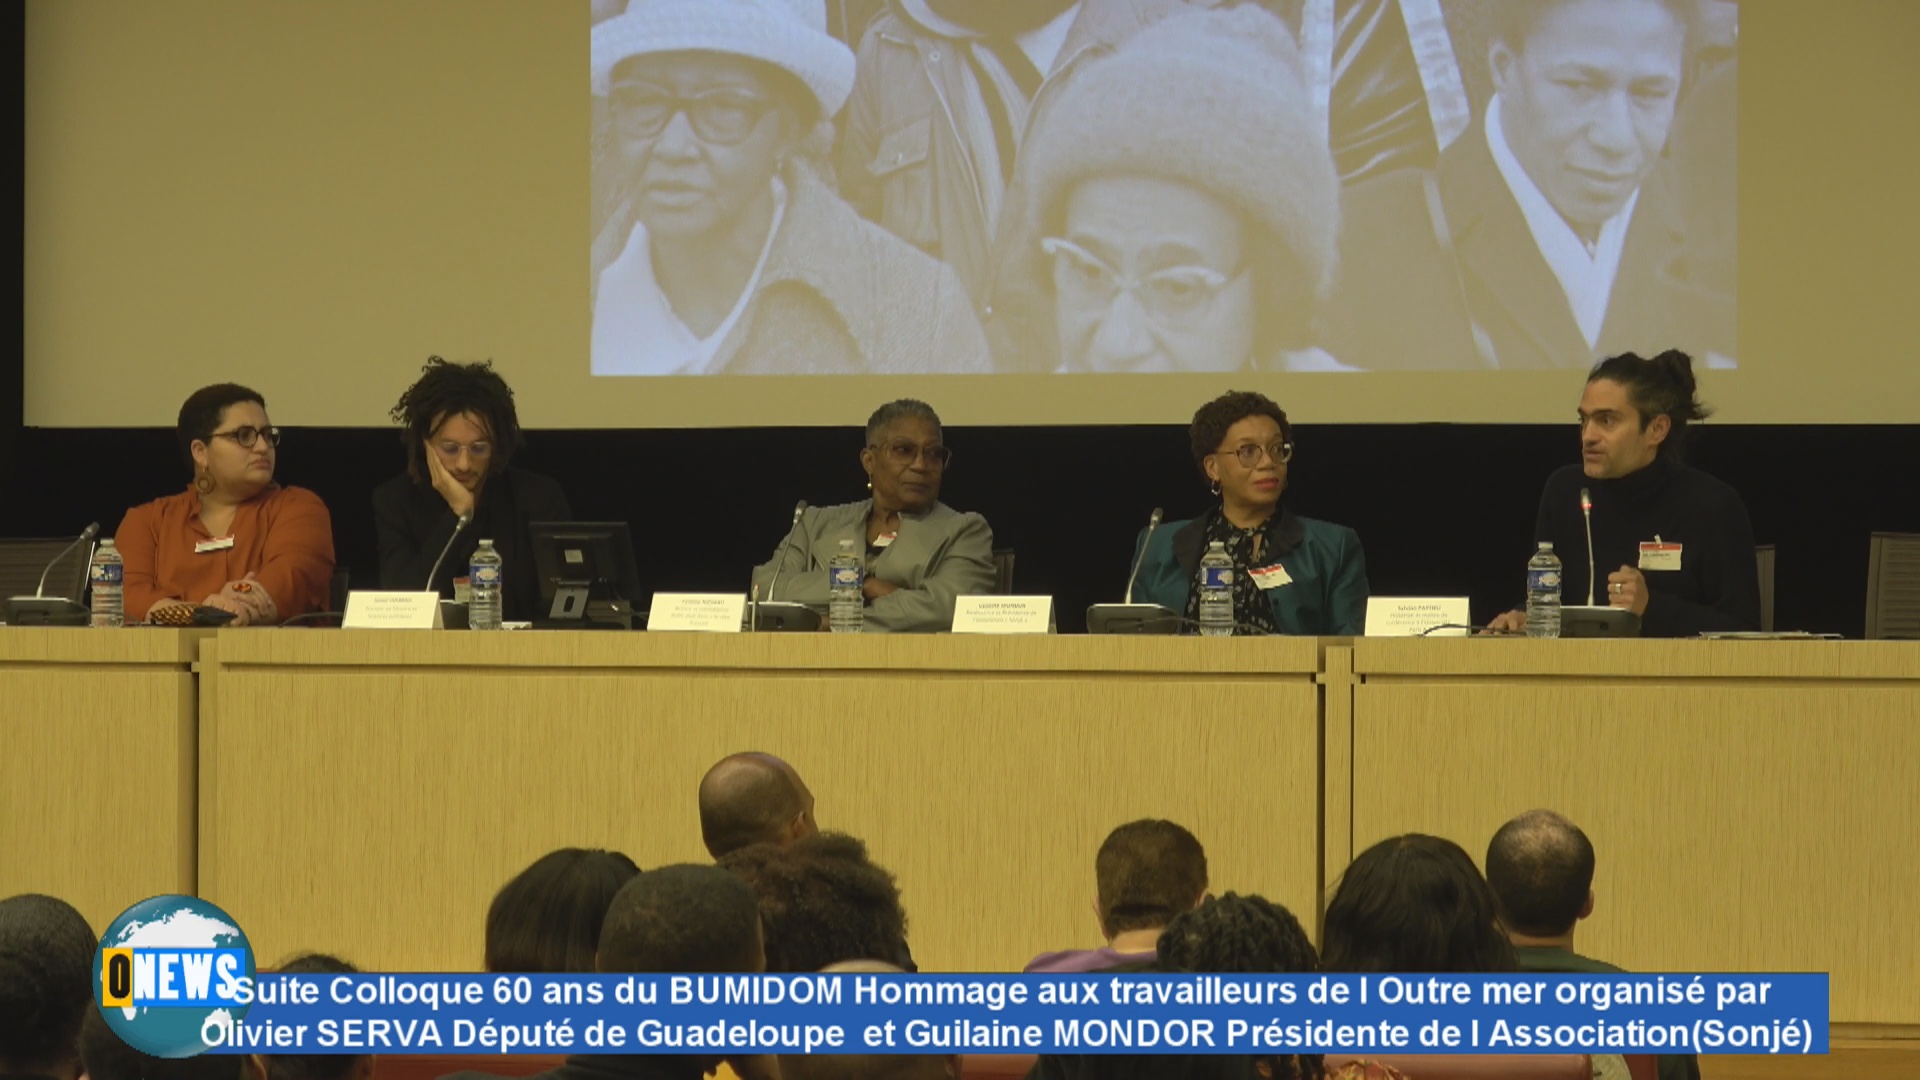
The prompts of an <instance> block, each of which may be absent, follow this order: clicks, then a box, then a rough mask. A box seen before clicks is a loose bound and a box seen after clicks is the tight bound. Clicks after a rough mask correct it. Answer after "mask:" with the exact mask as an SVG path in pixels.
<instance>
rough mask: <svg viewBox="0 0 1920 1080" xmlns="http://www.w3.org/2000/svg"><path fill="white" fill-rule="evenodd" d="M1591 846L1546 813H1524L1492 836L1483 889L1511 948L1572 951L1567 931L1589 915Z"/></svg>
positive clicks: (1573, 828) (1571, 825)
mask: <svg viewBox="0 0 1920 1080" xmlns="http://www.w3.org/2000/svg"><path fill="white" fill-rule="evenodd" d="M1593 865H1594V856H1593V844H1592V843H1590V842H1588V840H1587V834H1586V833H1584V832H1581V831H1580V826H1578V825H1575V824H1574V823H1573V822H1571V821H1568V820H1567V819H1566V818H1564V817H1561V816H1560V815H1559V814H1556V813H1554V812H1553V811H1551V810H1530V811H1528V812H1527V813H1524V814H1521V815H1520V816H1519V817H1517V818H1514V819H1513V820H1512V821H1509V822H1507V823H1506V824H1505V825H1502V826H1500V831H1499V832H1496V833H1494V834H1493V842H1492V843H1490V844H1488V845H1487V884H1488V885H1490V886H1492V887H1493V895H1494V898H1495V900H1497V901H1498V902H1499V905H1500V920H1501V922H1502V923H1503V924H1504V925H1505V927H1506V930H1507V936H1508V937H1509V938H1510V939H1512V941H1513V943H1514V944H1515V945H1558V946H1561V947H1564V948H1568V949H1571V948H1572V947H1573V928H1574V925H1575V924H1576V923H1578V922H1579V921H1580V920H1581V919H1584V918H1586V917H1587V916H1589V915H1591V914H1593Z"/></svg>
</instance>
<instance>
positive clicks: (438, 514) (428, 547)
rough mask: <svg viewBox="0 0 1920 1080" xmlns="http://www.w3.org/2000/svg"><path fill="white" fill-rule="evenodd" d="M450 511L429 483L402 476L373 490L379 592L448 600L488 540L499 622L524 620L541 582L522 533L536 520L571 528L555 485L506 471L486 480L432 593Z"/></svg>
mask: <svg viewBox="0 0 1920 1080" xmlns="http://www.w3.org/2000/svg"><path fill="white" fill-rule="evenodd" d="M455 520H456V519H455V518H454V516H453V511H452V510H449V509H447V501H446V500H445V499H443V498H441V497H440V493H439V492H437V491H435V490H433V487H432V486H431V485H428V484H416V483H414V482H413V479H412V478H411V477H409V476H406V475H405V474H402V475H400V476H396V477H394V478H393V479H391V480H389V481H387V482H386V483H384V484H381V485H380V486H379V487H377V488H374V489H373V521H374V526H375V528H376V529H377V530H378V531H379V536H380V587H381V588H383V589H394V590H415V591H417V590H420V589H423V588H428V587H431V588H434V589H436V590H438V591H439V592H440V594H441V595H442V596H449V597H450V596H452V595H453V579H454V578H456V577H465V576H466V575H467V564H468V562H469V561H470V560H471V559H472V558H473V553H474V551H475V549H477V548H478V547H479V546H480V541H482V540H491V541H493V547H494V550H496V551H498V552H499V553H500V558H501V562H502V565H501V572H502V573H503V574H504V575H505V577H506V579H507V580H506V592H505V595H504V596H503V597H502V599H503V600H504V604H503V609H504V614H505V617H506V618H507V619H509V620H511V621H515V622H527V621H531V620H532V619H533V617H534V614H535V611H536V609H537V608H538V607H539V605H540V582H539V579H538V577H537V576H536V574H535V571H534V565H533V540H532V537H531V536H530V535H529V533H528V530H527V526H528V524H529V523H531V522H535V521H571V520H573V511H572V510H571V509H569V508H568V506H567V497H566V495H565V493H563V492H562V491H561V490H560V485H559V484H557V483H555V482H553V481H552V480H550V479H548V478H547V477H544V476H541V475H540V474H539V473H530V472H524V471H522V470H520V469H508V470H507V471H506V472H504V473H502V474H501V475H499V476H495V477H492V478H490V479H489V480H488V481H487V483H486V485H485V486H484V487H482V488H481V489H480V499H479V501H478V502H477V503H475V504H474V508H473V523H472V524H470V525H468V526H467V531H466V532H465V533H462V534H461V536H460V539H459V540H458V541H457V542H456V543H455V544H454V545H453V550H452V551H449V552H448V553H447V558H446V561H445V562H443V563H441V565H440V573H439V574H438V575H437V577H436V579H435V581H434V582H433V584H432V586H428V585H427V572H428V571H429V570H432V569H433V561H434V560H435V559H437V558H439V557H440V549H441V548H443V547H445V546H446V544H447V538H448V537H451V536H452V535H453V527H454V523H455Z"/></svg>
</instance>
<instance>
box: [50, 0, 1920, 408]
mask: <svg viewBox="0 0 1920 1080" xmlns="http://www.w3.org/2000/svg"><path fill="white" fill-rule="evenodd" d="M630 7H631V10H627V8H628V5H623V4H619V3H605V2H591V3H578V4H574V3H552V4H524V3H517V2H513V0H405V2H402V3H388V2H379V0H342V2H339V3H332V4H326V5H317V4H275V5H260V4H251V3H243V2H240V0H180V2H177V3H169V4H165V5H124V4H117V3H110V2H106V0H64V2H60V3H51V2H35V3H33V4H31V6H30V7H29V9H28V15H27V19H28V71H27V84H28V91H27V148H26V149H27V154H26V181H27V185H26V186H27V199H26V202H27V205H26V219H27V230H26V235H27V241H26V252H25V269H26V285H25V304H26V323H27V330H26V349H27V369H26V370H27V379H26V382H27V385H26V410H27V422H28V423H29V424H34V425H42V426H119V425H127V426H139V425H164V424H170V423H171V421H172V415H173V411H174V410H175V409H176V408H177V404H178V402H179V400H180V399H181V398H182V397H183V396H184V395H185V394H186V393H187V392H188V391H190V390H191V389H192V388H194V387H195V386H198V385H201V384H204V383H208V382H213V381H220V380H227V379H234V380H239V381H245V382H248V383H250V384H254V385H257V386H258V387H259V388H260V389H261V390H262V391H264V392H265V393H266V394H267V395H268V397H269V398H270V399H271V400H273V401H274V403H275V409H274V416H275V419H276V420H277V421H279V422H281V423H287V424H309V425H357V426H379V425H382V424H383V423H384V422H385V412H386V409H387V407H388V406H390V405H391V403H392V401H393V399H394V398H395V396H396V395H397V394H398V392H399V390H400V389H401V388H403V387H404V386H405V385H406V384H407V382H408V381H410V379H411V377H412V375H413V374H414V373H415V372H416V371H417V370H418V368H419V365H420V364H421V362H422V361H423V360H424V359H425V358H426V357H427V356H428V355H430V354H441V355H446V356H449V357H456V358H462V359H468V358H483V357H487V358H492V359H493V360H494V361H495V363H496V364H497V365H498V366H499V368H500V370H501V371H502V372H503V373H504V374H506V375H507V377H508V378H509V380H510V381H512V383H513V384H514V386H515V388H516V390H517V391H518V395H519V397H520V399H521V403H522V411H523V417H524V419H525V420H526V421H527V422H528V423H530V424H532V425H534V426H544V427H657V426H740V425H765V424H799V425H835V424H844V423H849V422H852V421H854V420H857V419H858V418H859V417H860V416H863V415H864V414H865V412H866V411H867V410H868V409H870V408H871V404H872V402H874V401H877V400H882V399H885V398H889V397H897V396H918V397H924V398H926V399H928V400H930V401H934V402H936V403H937V404H938V405H939V407H940V409H941V412H942V414H943V416H945V417H947V418H948V420H949V422H950V423H953V424H992V423H1002V424H1094V423H1171V422H1183V421H1184V420H1185V419H1186V417H1187V416H1188V414H1189V413H1190V412H1191V409H1192V404H1193V402H1195V401H1199V400H1204V399H1206V398H1208V397H1210V396H1212V395H1214V394H1217V393H1218V392H1220V391H1221V390H1223V389H1227V388H1230V387H1243V388H1250V389H1260V390H1263V391H1266V392H1268V393H1270V394H1273V395H1275V396H1276V397H1278V398H1279V399H1280V400H1282V401H1284V402H1285V403H1286V404H1287V406H1288V409H1289V411H1290V412H1291V413H1293V414H1294V415H1295V416H1297V417H1299V418H1300V419H1301V420H1302V421H1303V422H1306V421H1311V422H1315V423H1326V422H1395V423H1404V422H1424V421H1441V422H1530V423H1532V422H1548V421H1559V420H1564V419H1566V418H1568V416H1569V415H1570V412H1571V408H1572V404H1573V401H1574V399H1575V398H1576V397H1577V394H1578V383H1579V381H1580V375H1579V373H1580V372H1582V371H1584V370H1585V368H1586V367H1587V366H1588V365H1589V364H1590V363H1591V361H1592V360H1593V358H1595V357H1596V356H1600V355H1605V354H1608V353H1611V352H1615V351H1621V350H1626V349H1632V350H1636V351H1641V352H1649V353H1650V352H1655V351H1659V350H1661V349H1665V348H1681V349H1684V350H1686V351H1688V352H1690V353H1692V354H1693V355H1694V356H1695V357H1696V360H1697V366H1698V367H1699V368H1700V369H1702V371H1703V373H1704V374H1703V392H1704V394H1705V396H1706V397H1708V398H1709V399H1710V400H1711V401H1713V402H1714V403H1715V404H1716V405H1718V406H1719V408H1720V417H1721V418H1722V420H1725V421H1732V422H1805V421H1826V422H1887V421H1900V420H1907V419H1910V417H1908V416H1907V415H1906V413H1907V409H1906V407H1905V405H1904V401H1903V399H1904V400H1912V397H1913V392H1914V391H1915V390H1916V389H1920V377H1916V375H1915V373H1914V368H1913V366H1912V365H1910V364H1906V363H1904V362H1903V361H1902V359H1901V358H1902V357H1903V356H1904V353H1905V350H1906V348H1907V346H1906V344H1905V338H1904V334H1903V333H1902V329H1903V327H1902V320H1900V319H1899V318H1898V317H1897V314H1896V313H1897V311H1898V310H1899V308H1900V298H1901V297H1903V296H1904V295H1906V294H1907V293H1908V292H1910V290H1911V286H1912V285H1913V284H1914V281H1915V277H1916V275H1915V273H1914V268H1915V258H1914V254H1913V251H1912V249H1911V246H1910V245H1904V244H1900V243H1897V242H1881V241H1880V239H1879V238H1882V237H1895V236H1908V237H1910V236H1911V235H1912V234H1913V232H1914V231H1915V230H1914V223H1915V214H1914V211H1913V210H1912V209H1911V208H1910V207H1909V205H1908V200H1903V199H1899V198H1896V197H1895V195H1894V192H1895V191H1896V185H1898V184H1900V178H1901V177H1903V176H1905V175H1911V166H1912V164H1914V163H1915V160H1914V159H1915V158H1916V157H1920V139H1916V137H1915V135H1914V133H1913V132H1912V130H1911V124H1910V123H1907V122H1905V121H1904V120H1902V119H1901V117H1902V116H1903V115H1904V106H1903V102H1906V101H1911V100H1913V99H1914V96H1915V95H1914V91H1915V89H1916V88H1917V87H1916V84H1917V83H1920V78H1917V77H1916V75H1915V74H1914V72H1913V70H1912V69H1911V66H1910V65H1907V64H1905V63H1904V61H1903V60H1900V57H1901V56H1902V55H1903V52H1902V51H1901V50H1902V46H1901V44H1900V43H1901V42H1911V41H1912V40H1913V36H1914V31H1915V30H1916V29H1920V15H1916V14H1915V13H1913V12H1912V11H1910V10H1909V9H1907V8H1905V7H1903V6H1901V5H1897V4H1882V3H1876V2H1872V0H1848V2H1841V3H1833V4H1822V5H1803V4H1791V3H1785V4H1772V3H1756V2H1753V0H1749V2H1747V3H1745V4H1735V3H1732V2H1729V0H1273V2H1271V3H1252V2H1248V3H1242V4H1238V5H1234V4H1215V5H1207V4H1202V3H1180V2H1177V0H1162V2H1158V3H1156V2H1153V0H1124V2H1108V3H1101V2H1098V0H1081V2H1080V3H1072V2H1065V0H1034V2H1032V3H1020V4H1007V3H999V2H994V0H971V2H968V0H888V2H887V3H885V4H881V3H878V2H876V0H868V2H867V3H864V4H862V3H859V2H857V0H849V2H842V0H831V2H825V3H823V2H818V0H811V2H810V0H633V2H632V4H631V5H630ZM876 9H879V10H878V12H877V14H876ZM1881 52H1884V53H1885V55H1884V57H1882V56H1880V53H1881ZM583 66H584V67H585V68H586V71H585V72H584V75H585V78H582V75H583V72H582V70H581V69H582V67H583ZM1742 68H1744V69H1745V70H1744V72H1742V70H1741V69H1742ZM1742 76H1744V77H1742ZM583 84H584V85H583ZM582 90H585V91H586V92H585V93H584V94H583V93H582ZM1736 102H1737V103H1738V106H1739V112H1740V113H1741V114H1743V115H1744V116H1745V119H1744V120H1738V119H1737V118H1736ZM1822 160H1829V161H1843V162H1845V163H1846V179H1845V181H1844V183H1841V184H1839V185H1838V187H1837V188H1836V182H1835V181H1833V180H1832V179H1831V178H1823V177H1822V176H1821V175H1820V173H1821V171H1822V167H1821V166H1820V165H1819V164H1818V163H1819V162H1820V161H1822ZM1736 173H1737V176H1736ZM1816 192H1817V193H1821V194H1823V195H1826V196H1827V197H1823V198H1818V199H1815V198H1810V197H1809V196H1810V194H1811V193H1816ZM1843 192H1851V194H1849V195H1845V196H1844V197H1840V196H1841V195H1842V193H1843ZM1829 193H1831V194H1829ZM1743 247H1744V249H1745V251H1744V253H1742V252H1741V251H1740V250H1739V249H1741V248H1743ZM583 249H585V252H586V255H587V259H586V262H587V266H586V268H585V270H586V272H585V273H582V268H581V265H580V264H581V253H582V250H583ZM1736 313H1737V316H1736ZM1836 335H1837V337H1836ZM1836 341H1839V342H1841V343H1842V344H1841V346H1840V347H1839V348H1835V342H1836ZM103 386H111V387H112V388H113V391H114V392H113V393H111V394H105V393H102V392H101V388H102V387H103Z"/></svg>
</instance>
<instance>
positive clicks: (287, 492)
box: [114, 383, 333, 626]
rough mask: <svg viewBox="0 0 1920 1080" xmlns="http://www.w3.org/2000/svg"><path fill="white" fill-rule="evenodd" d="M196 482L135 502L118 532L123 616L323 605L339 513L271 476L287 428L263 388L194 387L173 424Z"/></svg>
mask: <svg viewBox="0 0 1920 1080" xmlns="http://www.w3.org/2000/svg"><path fill="white" fill-rule="evenodd" d="M175 433H176V435H177V437H178V439H179V442H180V451H181V453H182V454H183V455H185V457H186V460H187V464H188V465H189V466H190V467H191V468H192V469H193V483H192V484H191V485H190V486H189V487H188V488H187V490H185V491H183V492H180V493H179V494H177V495H168V496H166V497H165V498H160V499H155V500H154V501H152V502H150V503H146V504H144V505H141V506H136V507H134V508H133V509H131V510H128V511H127V514H126V517H124V518H122V519H121V521H120V529H119V531H118V532H116V533H115V534H114V545H115V546H116V547H118V548H119V549H120V556H121V558H122V559H124V560H125V566H124V568H123V571H122V573H123V578H122V580H123V583H124V585H125V590H126V591H125V594H124V600H125V603H126V613H127V619H128V620H129V621H140V620H145V619H147V618H148V617H149V616H150V615H152V614H153V613H154V612H155V611H157V610H159V609H161V608H165V607H179V606H185V607H193V606H195V605H205V606H208V607H216V608H220V609H222V610H224V611H228V612H231V613H232V614H233V616H234V618H233V621H232V622H231V623H230V624H229V625H232V626H260V625H270V624H274V623H279V622H284V621H286V620H287V619H291V618H294V617H295V616H298V615H304V614H306V613H307V612H310V611H324V610H326V607H327V590H328V586H329V584H330V582H331V579H332V577H333V521H332V518H331V517H330V516H329V515H328V513H327V506H326V504H325V503H323V502H321V501H320V497H319V496H318V495H315V494H314V493H313V492H311V491H308V490H306V489H304V488H297V487H281V486H280V485H279V484H277V483H275V482H274V479H273V474H274V467H275V465H276V463H277V461H278V448H279V445H280V430H279V429H278V428H276V427H274V426H273V424H272V423H271V422H270V421H269V420H268V419H267V404H266V400H265V399H264V398H262V397H261V396H260V395H259V394H258V393H257V392H255V391H253V390H249V389H247V388H246V387H244V386H237V385H235V384H233V383H220V384H218V385H215V386H208V387H204V388H202V389H199V390H196V391H194V393H193V395H192V396H191V397H189V398H187V400H186V403H185V404H183V405H181V406H180V418H179V422H178V424H177V425H176V427H175Z"/></svg>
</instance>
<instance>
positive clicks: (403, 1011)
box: [201, 973, 1827, 1056]
mask: <svg viewBox="0 0 1920 1080" xmlns="http://www.w3.org/2000/svg"><path fill="white" fill-rule="evenodd" d="M248 996H249V1000H247V1001H245V1002H242V1003H240V1004H241V1006H242V1007H239V1008H228V1009H218V1010H214V1011H212V1012H210V1013H209V1014H208V1015H207V1016H206V1017H205V1019H204V1021H203V1022H202V1027H201V1036H202V1038H203V1040H204V1041H205V1043H206V1044H207V1045H208V1046H210V1047H212V1048H213V1049H214V1052H216V1053H259V1052H262V1051H265V1052H275V1051H278V1052H281V1053H290V1052H305V1053H350V1054H359V1053H380V1054H392V1053H407V1052H410V1051H411V1052H416V1053H497V1054H570V1053H600V1054H606V1053H614V1054H636V1053H638V1054H646V1053H663V1054H678V1053H688V1052H695V1053H702V1054H712V1055H715V1056H721V1055H727V1054H803V1053H838V1054H869V1053H871V1054H932V1053H959V1052H968V1053H1008V1054H1014V1053H1042V1054H1047V1053H1051V1054H1166V1053H1176V1054H1193V1053H1200V1054H1276V1053H1285V1054H1293V1053H1328V1054H1331V1053H1362V1054H1364V1053H1377V1054H1446V1053H1473V1054H1487V1053H1514V1054H1545V1053H1559V1054H1658V1053H1667V1054H1674V1053H1692V1054H1824V1053H1826V1052H1827V976H1825V975H1809V974H1793V975H1692V974H1687V975H1672V974H1667V975H1549V974H1533V973H1529V974H1522V975H1318V974H1315V975H1144V974H1140V975H1136V974H1129V975H1056V976H1049V975H855V974H832V975H591V976H586V975H581V976H572V975H266V974H262V975H260V976H258V977H257V979H256V980H255V981H254V982H253V983H252V984H251V985H250V987H249V991H248Z"/></svg>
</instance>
